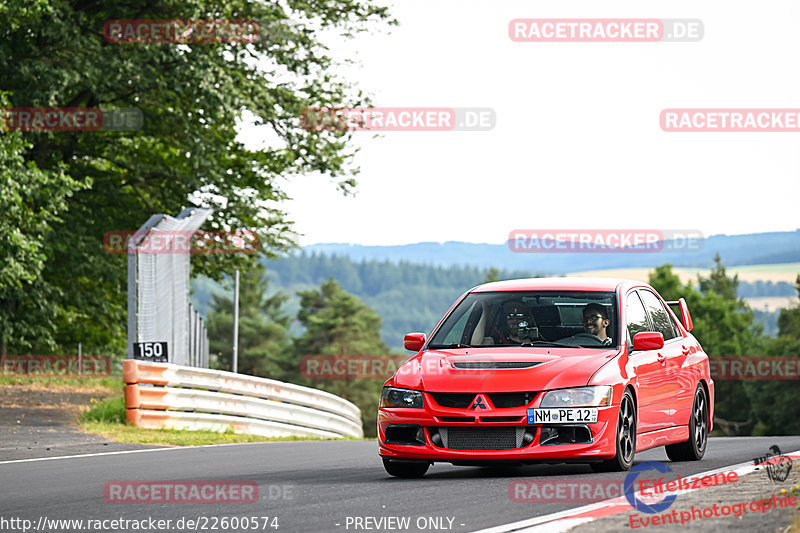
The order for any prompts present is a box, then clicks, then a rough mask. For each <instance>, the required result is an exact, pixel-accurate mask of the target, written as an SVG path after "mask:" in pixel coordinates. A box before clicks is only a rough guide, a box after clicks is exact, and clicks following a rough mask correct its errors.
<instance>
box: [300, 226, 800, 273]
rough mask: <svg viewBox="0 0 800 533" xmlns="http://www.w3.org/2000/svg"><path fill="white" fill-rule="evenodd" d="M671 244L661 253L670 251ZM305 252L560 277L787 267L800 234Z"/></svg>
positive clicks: (796, 253) (334, 247) (327, 247)
mask: <svg viewBox="0 0 800 533" xmlns="http://www.w3.org/2000/svg"><path fill="white" fill-rule="evenodd" d="M670 244H671V243H670V241H667V242H666V243H665V247H664V248H665V250H666V249H668V248H671V246H670ZM305 250H306V251H307V252H319V253H324V254H327V255H333V254H335V255H344V256H347V257H349V258H351V259H353V260H355V261H362V260H365V259H366V260H377V261H385V260H389V261H394V262H397V261H406V262H410V263H418V264H426V265H435V266H467V265H468V266H474V267H479V268H488V267H497V268H500V269H506V270H523V271H528V272H541V273H543V274H562V273H569V272H580V271H583V270H605V269H612V268H629V267H646V268H653V267H656V266H659V265H663V264H664V263H670V264H672V265H673V266H685V267H704V268H707V267H711V266H713V262H714V255H716V254H717V253H719V254H720V255H721V256H722V261H723V263H724V264H725V265H726V266H736V265H758V264H773V263H792V262H798V261H800V229H798V230H795V231H783V232H774V233H752V234H747V235H713V236H711V237H708V238H706V239H704V241H703V245H702V249H700V250H698V251H691V252H680V251H672V252H667V251H661V252H655V253H515V252H512V251H511V250H510V249H509V247H508V246H507V245H505V244H475V243H467V242H456V241H450V242H445V243H435V242H420V243H415V244H406V245H401V246H362V245H357V244H313V245H310V246H307V247H306V248H305Z"/></svg>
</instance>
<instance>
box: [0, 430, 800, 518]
mask: <svg viewBox="0 0 800 533" xmlns="http://www.w3.org/2000/svg"><path fill="white" fill-rule="evenodd" d="M773 444H777V445H778V446H780V448H781V450H784V451H786V452H788V451H794V450H798V449H800V437H739V438H712V439H710V441H709V447H708V451H707V453H706V456H705V458H704V459H703V460H702V461H700V462H683V463H672V462H670V463H669V466H670V467H671V468H672V469H673V470H674V471H675V472H676V473H677V474H680V475H681V476H684V477H685V476H688V475H690V474H695V473H699V472H705V471H709V470H714V469H717V468H723V467H725V466H728V465H732V464H736V463H742V462H748V461H752V459H753V458H754V457H757V456H760V455H763V454H764V453H765V452H766V451H767V450H768V449H769V447H770V446H771V445H773ZM641 461H668V459H667V457H666V454H665V453H664V449H663V448H657V449H655V450H649V451H646V452H642V453H639V454H637V455H636V462H637V463H638V462H641ZM536 477H548V478H560V479H568V480H577V479H583V480H585V479H593V478H594V479H623V478H624V477H625V476H624V474H623V473H615V474H596V473H593V472H592V471H591V470H590V469H589V467H588V466H585V465H534V466H527V467H521V468H517V469H513V470H493V469H488V468H479V467H474V468H473V467H453V466H451V465H449V464H438V463H437V464H436V465H434V466H433V467H432V468H431V469H430V470H429V471H428V475H427V476H426V477H425V478H423V479H420V480H402V479H394V478H391V477H390V476H388V475H387V474H386V473H385V472H384V470H383V467H382V465H381V462H380V460H379V458H378V456H377V445H376V443H375V442H370V441H318V442H279V443H257V444H237V445H222V446H206V447H196V448H169V449H154V450H146V451H133V452H130V453H128V452H123V453H115V454H97V455H90V456H84V457H68V458H47V459H42V460H23V461H6V462H0V487H1V488H0V524H2V520H1V519H6V520H8V519H10V518H19V519H28V520H31V521H32V522H33V524H37V523H38V521H39V519H40V517H46V518H47V519H70V518H71V519H84V520H85V519H117V518H124V519H136V520H142V519H146V518H148V517H152V518H154V519H171V520H172V521H173V522H172V524H173V525H172V527H171V528H169V529H168V530H169V531H195V530H196V529H197V528H196V527H195V528H193V529H188V528H186V527H184V528H183V529H177V528H176V527H175V525H174V524H175V523H176V522H177V521H178V520H179V519H181V518H185V519H195V520H196V519H197V518H198V517H208V518H209V519H211V518H212V517H216V518H218V519H219V518H222V517H234V516H238V517H245V516H247V517H255V516H258V517H263V516H269V517H277V518H278V524H279V528H278V529H274V528H272V527H267V528H265V529H262V524H261V523H259V524H258V527H257V528H253V529H250V531H279V532H284V531H302V532H305V531H326V532H328V531H342V532H344V531H384V530H385V531H398V530H403V531H405V530H408V531H476V530H479V529H483V528H487V527H491V526H498V525H501V524H506V523H509V522H515V521H519V520H524V519H527V518H532V517H536V516H542V515H546V514H550V513H555V512H559V511H565V510H567V509H570V508H574V507H578V506H580V505H583V504H580V503H570V502H558V503H548V504H540V503H539V504H531V503H517V502H512V501H511V500H510V499H509V490H508V489H509V484H510V483H511V482H512V481H513V480H515V479H530V478H536ZM119 480H161V481H163V480H170V481H188V480H216V481H222V480H251V481H254V482H255V483H257V484H258V487H259V491H258V492H259V501H258V502H257V503H253V504H238V505H232V504H195V505H187V504H163V503H159V504H109V503H106V501H105V498H104V486H105V484H106V482H107V481H119ZM394 516H396V517H409V518H410V522H409V523H410V527H409V528H408V529H390V528H378V527H376V522H373V521H370V522H361V524H363V527H358V528H356V522H355V517H374V518H375V519H376V520H377V519H380V518H381V517H394ZM348 517H349V520H348ZM428 517H444V518H443V519H442V520H441V522H438V523H437V522H431V521H427V520H426V519H427V518H428ZM448 518H449V519H452V525H450V524H451V522H450V521H449V520H448ZM418 520H420V522H419V523H420V524H421V525H425V526H426V527H423V528H418V527H417V521H418ZM423 521H424V522H426V524H423ZM270 523H271V518H270ZM9 524H10V523H6V527H2V528H0V529H2V530H3V531H19V530H20V529H13V528H11V527H10V525H9ZM17 524H19V522H18V523H17ZM206 525H207V526H208V527H210V526H211V525H212V523H211V522H210V521H209V522H207V523H206ZM367 526H370V527H369V529H367ZM65 530H66V529H63V530H57V529H51V530H49V531H65ZM217 530H218V531H223V530H224V531H234V530H232V529H230V528H227V529H223V528H221V527H220V528H219V529H217ZM240 530H241V529H240ZM40 531H41V530H40ZM92 531H130V529H120V528H116V529H114V528H108V529H101V530H97V529H92ZM206 531H214V529H206Z"/></svg>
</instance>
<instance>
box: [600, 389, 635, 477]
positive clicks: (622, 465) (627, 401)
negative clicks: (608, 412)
mask: <svg viewBox="0 0 800 533" xmlns="http://www.w3.org/2000/svg"><path fill="white" fill-rule="evenodd" d="M616 440H617V455H615V456H614V458H613V459H609V460H607V461H603V462H602V463H591V465H590V466H591V467H592V470H594V471H595V472H620V471H625V470H630V469H631V466H633V456H634V455H635V454H636V405H635V404H634V403H633V394H631V391H630V390H627V389H626V390H625V393H624V394H623V395H622V400H621V401H620V403H619V414H618V415H617V439H616Z"/></svg>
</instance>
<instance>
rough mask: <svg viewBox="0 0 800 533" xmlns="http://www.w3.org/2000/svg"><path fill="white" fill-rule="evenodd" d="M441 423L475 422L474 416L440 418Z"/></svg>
mask: <svg viewBox="0 0 800 533" xmlns="http://www.w3.org/2000/svg"><path fill="white" fill-rule="evenodd" d="M439 418H440V419H441V420H442V422H475V417H474V416H440V417H439Z"/></svg>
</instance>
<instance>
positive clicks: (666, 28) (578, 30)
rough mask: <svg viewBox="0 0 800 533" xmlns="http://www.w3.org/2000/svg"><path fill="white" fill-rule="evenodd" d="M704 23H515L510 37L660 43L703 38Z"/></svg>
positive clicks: (649, 21) (563, 21) (626, 21)
mask: <svg viewBox="0 0 800 533" xmlns="http://www.w3.org/2000/svg"><path fill="white" fill-rule="evenodd" d="M703 31H704V28H703V21H701V20H700V19H522V18H520V19H513V20H512V21H510V22H509V23H508V36H509V37H510V38H511V40H512V41H516V42H540V43H567V42H579V43H598V42H609V43H625V42H627V43H656V42H690V41H699V40H701V39H702V38H703Z"/></svg>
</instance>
